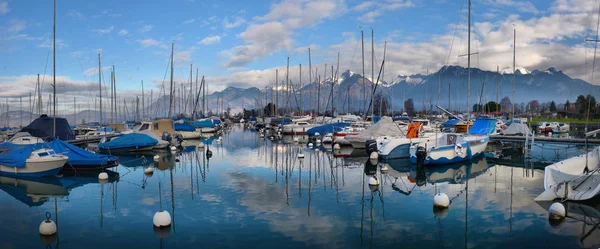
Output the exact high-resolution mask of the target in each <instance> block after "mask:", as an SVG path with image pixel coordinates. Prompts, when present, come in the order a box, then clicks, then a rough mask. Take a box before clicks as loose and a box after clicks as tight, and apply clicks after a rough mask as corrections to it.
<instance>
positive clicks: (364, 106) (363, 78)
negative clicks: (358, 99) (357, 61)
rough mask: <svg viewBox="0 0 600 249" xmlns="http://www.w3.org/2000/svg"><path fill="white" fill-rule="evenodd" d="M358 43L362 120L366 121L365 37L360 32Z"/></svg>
mask: <svg viewBox="0 0 600 249" xmlns="http://www.w3.org/2000/svg"><path fill="white" fill-rule="evenodd" d="M360 41H361V44H362V45H361V47H362V48H361V50H362V85H363V120H366V119H367V86H366V85H365V35H364V32H363V31H362V30H361V31H360Z"/></svg>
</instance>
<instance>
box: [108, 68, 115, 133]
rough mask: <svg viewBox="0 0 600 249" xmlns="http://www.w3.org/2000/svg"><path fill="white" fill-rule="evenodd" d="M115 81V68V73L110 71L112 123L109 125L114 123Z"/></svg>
mask: <svg viewBox="0 0 600 249" xmlns="http://www.w3.org/2000/svg"><path fill="white" fill-rule="evenodd" d="M114 80H115V71H114V68H113V71H110V122H109V125H110V124H112V123H113V122H114V120H115V119H114V108H115V107H114V104H115V99H114V91H113V90H114V89H113V87H114V86H115V85H114Z"/></svg>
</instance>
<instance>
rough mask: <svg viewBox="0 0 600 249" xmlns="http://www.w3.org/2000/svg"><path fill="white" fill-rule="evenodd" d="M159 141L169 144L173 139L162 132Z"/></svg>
mask: <svg viewBox="0 0 600 249" xmlns="http://www.w3.org/2000/svg"><path fill="white" fill-rule="evenodd" d="M161 139H162V140H164V141H167V142H171V140H173V137H172V136H171V134H169V133H168V132H166V131H165V132H163V134H162V137H161Z"/></svg>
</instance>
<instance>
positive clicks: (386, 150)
mask: <svg viewBox="0 0 600 249" xmlns="http://www.w3.org/2000/svg"><path fill="white" fill-rule="evenodd" d="M441 134H442V133H438V134H437V136H436V133H424V134H423V137H417V138H404V137H397V138H388V137H379V138H377V140H376V141H377V151H378V153H379V156H380V158H381V159H382V160H391V159H399V158H409V157H410V151H409V149H410V145H411V144H413V143H422V142H428V141H434V140H435V139H437V137H439V136H441Z"/></svg>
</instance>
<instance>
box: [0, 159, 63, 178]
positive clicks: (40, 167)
mask: <svg viewBox="0 0 600 249" xmlns="http://www.w3.org/2000/svg"><path fill="white" fill-rule="evenodd" d="M66 162H67V158H65V157H56V158H52V159H45V160H43V161H31V160H29V159H28V160H27V161H26V162H25V167H23V168H15V167H9V166H4V165H0V175H6V176H16V177H19V176H23V177H39V176H49V175H56V174H58V172H60V170H61V169H62V168H63V166H64V165H65V163H66Z"/></svg>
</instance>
